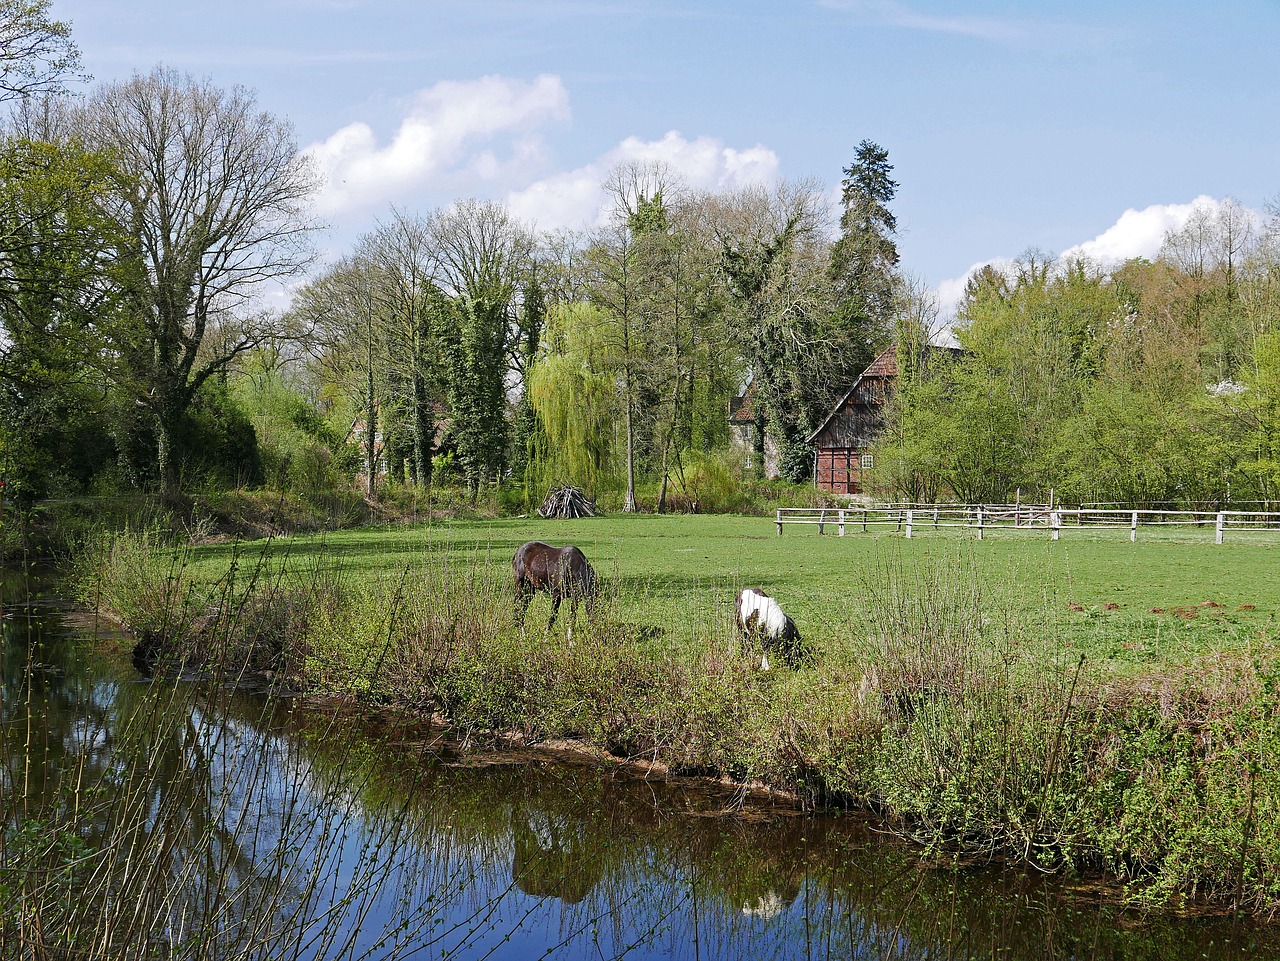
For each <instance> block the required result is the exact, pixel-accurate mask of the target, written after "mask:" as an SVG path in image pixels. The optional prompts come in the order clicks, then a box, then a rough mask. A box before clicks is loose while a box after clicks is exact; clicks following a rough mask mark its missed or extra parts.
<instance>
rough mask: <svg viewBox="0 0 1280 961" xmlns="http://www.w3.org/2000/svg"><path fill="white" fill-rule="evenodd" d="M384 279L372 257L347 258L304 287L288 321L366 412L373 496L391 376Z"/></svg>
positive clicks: (365, 432) (364, 438)
mask: <svg viewBox="0 0 1280 961" xmlns="http://www.w3.org/2000/svg"><path fill="white" fill-rule="evenodd" d="M381 286H382V282H381V280H380V278H378V277H377V276H376V272H375V271H374V269H373V268H372V266H371V265H370V264H369V262H368V261H366V260H362V259H359V258H347V259H345V260H342V261H340V262H338V263H336V264H334V265H333V266H332V267H330V268H329V269H327V270H326V271H325V272H324V273H323V274H322V275H321V276H319V277H317V278H315V279H314V280H312V281H310V282H309V283H307V284H305V285H304V286H303V287H302V288H301V289H299V290H298V291H297V292H296V293H295V294H294V298H293V305H292V307H291V308H290V311H289V316H288V318H287V319H288V321H289V322H290V323H291V324H292V325H293V326H294V327H295V329H296V331H297V333H298V339H299V341H300V342H301V343H303V344H305V345H307V348H308V350H309V351H310V353H311V354H312V356H313V357H314V358H315V361H316V362H317V363H318V364H319V365H320V366H321V368H323V370H324V371H325V373H326V375H327V376H328V378H329V380H331V381H332V382H333V383H335V384H336V385H338V386H339V387H340V389H341V390H342V391H343V392H344V393H346V394H347V395H348V398H349V400H350V401H351V405H352V407H354V408H355V410H356V411H357V412H358V413H360V414H363V415H364V425H363V436H362V437H361V438H360V440H361V446H362V447H363V452H364V462H365V474H366V476H367V478H368V484H369V496H370V497H375V496H377V492H378V461H379V457H380V453H381V451H380V447H379V443H378V437H379V429H380V424H379V420H380V415H381V409H382V405H383V393H384V390H383V388H384V381H385V376H384V374H385V366H386V365H385V356H386V349H385V348H386V337H385V333H384V331H383V329H382V323H381V319H382V318H381V313H380V309H379V302H378V289H379V288H380V287H381Z"/></svg>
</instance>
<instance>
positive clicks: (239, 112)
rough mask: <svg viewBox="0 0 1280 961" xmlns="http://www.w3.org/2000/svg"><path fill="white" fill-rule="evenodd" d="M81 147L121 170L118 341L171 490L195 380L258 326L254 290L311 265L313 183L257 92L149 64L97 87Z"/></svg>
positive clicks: (164, 484)
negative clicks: (122, 280) (122, 307)
mask: <svg viewBox="0 0 1280 961" xmlns="http://www.w3.org/2000/svg"><path fill="white" fill-rule="evenodd" d="M79 126H80V128H81V131H82V134H83V136H84V138H85V140H86V142H87V143H89V144H90V145H92V146H94V147H97V148H99V149H103V150H107V151H110V152H111V153H112V154H113V155H114V156H115V157H116V159H117V161H118V163H119V166H120V168H121V169H122V170H123V171H126V172H127V179H122V180H121V182H120V183H119V184H118V189H117V190H116V191H115V192H114V194H113V202H112V211H111V212H112V214H113V216H114V217H115V219H116V220H117V222H118V223H119V224H120V225H121V227H122V228H123V230H124V231H125V232H126V233H127V235H128V241H127V245H126V246H125V248H124V249H122V250H121V251H120V257H121V259H122V262H123V264H124V266H125V267H126V269H127V274H128V284H127V286H128V288H129V290H128V294H129V300H130V301H131V306H132V309H131V312H130V314H131V316H130V317H129V318H128V321H127V323H126V324H125V325H124V327H123V329H122V330H120V331H118V338H117V348H118V349H119V351H120V354H121V358H122V360H123V361H124V362H125V364H126V365H127V366H128V367H129V368H130V370H131V373H132V376H133V377H134V379H135V384H136V388H137V390H138V394H139V402H140V403H141V404H142V405H143V406H144V407H146V408H147V410H149V411H150V413H151V417H152V422H153V427H154V431H155V438H156V446H157V461H158V469H159V479H160V485H161V489H162V490H163V491H164V492H166V493H173V492H175V491H176V489H177V484H178V473H177V467H178V465H179V463H180V455H181V451H177V450H175V444H176V443H177V439H178V436H179V433H178V430H177V428H178V426H179V423H180V421H181V419H182V417H183V416H184V415H185V413H186V411H187V410H188V408H189V406H190V404H191V402H192V400H193V398H194V396H195V394H196V392H197V391H198V390H199V388H200V386H201V385H202V384H203V383H204V382H205V381H206V380H207V379H208V378H209V377H210V376H212V375H213V374H215V373H217V372H219V371H221V370H224V369H225V368H226V366H227V364H228V363H230V362H231V361H232V360H233V359H234V358H235V357H236V356H237V355H239V354H240V353H242V352H244V351H246V350H250V349H252V348H253V347H254V346H255V345H257V344H258V343H259V342H260V341H261V340H262V338H263V336H264V335H265V333H266V332H267V327H266V326H265V323H264V322H265V320H266V318H265V316H264V315H263V314H262V313H261V312H260V311H258V310H255V309H254V304H253V301H252V298H253V297H254V295H255V294H256V293H257V292H258V291H260V290H261V289H262V286H263V285H264V284H266V283H268V282H279V281H282V280H284V279H285V278H288V277H292V276H294V275H295V274H297V273H298V272H299V271H300V270H301V269H302V268H303V267H304V266H305V265H306V264H307V263H308V262H309V259H310V257H309V254H310V251H309V247H308V243H307V241H308V236H309V232H310V229H311V225H310V224H309V222H308V218H307V213H306V203H307V200H308V198H309V196H310V195H311V193H312V190H313V187H314V184H315V179H314V176H313V173H312V170H311V168H310V166H309V165H308V162H307V161H306V159H304V158H303V157H302V156H300V155H299V153H298V151H297V146H296V144H295V142H294V138H293V132H292V128H291V127H290V125H289V124H288V123H286V122H284V121H282V120H278V119H277V118H275V117H273V116H272V115H271V114H269V113H265V112H262V111H260V110H258V109H257V105H256V102H255V98H254V95H253V94H252V93H251V92H249V91H247V90H245V89H243V88H239V87H236V88H233V89H231V90H229V91H227V90H222V89H219V88H217V87H214V86H212V85H211V84H209V83H208V82H204V81H196V80H193V79H192V78H190V77H189V76H184V75H180V74H178V73H176V72H174V71H172V70H169V69H165V68H157V69H156V70H155V71H153V72H152V73H150V74H148V75H146V76H142V75H136V76H134V77H133V78H132V79H131V80H128V81H125V82H124V83H118V84H111V85H108V86H106V87H103V88H102V89H101V90H99V91H98V93H97V94H96V95H95V96H93V97H92V98H91V99H90V100H89V101H88V103H87V104H86V105H85V106H84V108H83V109H82V110H81V111H80V114H79Z"/></svg>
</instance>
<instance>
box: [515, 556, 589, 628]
mask: <svg viewBox="0 0 1280 961" xmlns="http://www.w3.org/2000/svg"><path fill="white" fill-rule="evenodd" d="M511 572H512V574H514V575H515V581H516V622H517V623H519V624H521V625H523V624H524V616H525V613H526V612H527V611H528V610H529V602H530V601H531V600H532V599H533V595H534V594H535V593H536V592H538V591H546V592H547V593H548V594H550V595H551V619H550V620H548V621H547V630H551V628H552V627H553V626H554V625H555V623H556V614H557V613H559V611H560V602H561V601H563V600H564V599H565V598H566V597H567V598H568V599H569V636H570V637H572V636H573V625H574V623H575V622H576V621H577V618H578V601H585V602H586V605H587V617H592V616H594V614H595V602H596V595H597V591H598V585H597V583H596V572H595V571H594V570H593V569H592V567H591V564H590V562H589V561H588V560H587V557H586V555H585V554H583V553H582V551H580V550H578V548H576V547H574V546H573V545H572V544H570V545H568V546H566V547H552V546H551V545H550V544H544V543H542V541H529V542H528V543H527V544H521V545H520V548H519V549H518V550H517V551H516V555H515V557H513V558H512V559H511Z"/></svg>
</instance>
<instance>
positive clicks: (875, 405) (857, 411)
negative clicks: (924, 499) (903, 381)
mask: <svg viewBox="0 0 1280 961" xmlns="http://www.w3.org/2000/svg"><path fill="white" fill-rule="evenodd" d="M897 377H898V348H897V345H896V344H891V345H890V346H889V347H887V348H885V349H884V350H883V351H881V352H880V355H879V356H878V357H877V358H876V359H875V360H873V361H872V362H871V366H869V367H868V368H867V369H866V370H864V371H863V372H862V374H861V375H859V377H858V379H857V380H855V381H854V382H853V386H852V387H850V388H849V390H848V392H847V393H846V394H845V395H844V396H843V397H842V398H840V403H838V404H836V406H835V408H834V409H833V410H832V411H831V413H830V414H828V415H827V418H826V420H824V421H823V422H822V423H821V424H820V425H819V426H818V429H817V430H815V431H814V432H813V433H812V434H810V435H809V437H808V438H807V440H808V442H809V443H810V444H812V445H813V447H814V449H815V459H814V470H813V482H814V485H815V486H817V487H818V488H819V489H820V490H826V491H831V492H832V493H835V494H861V493H862V492H863V488H864V476H863V473H864V471H868V470H870V469H871V468H872V466H873V461H872V456H873V455H872V454H871V445H872V444H873V443H874V442H875V439H876V438H877V437H878V436H879V434H880V432H881V431H882V430H883V429H884V413H885V405H886V404H887V403H888V401H889V397H890V396H891V395H892V393H893V385H894V382H895V381H896V380H897Z"/></svg>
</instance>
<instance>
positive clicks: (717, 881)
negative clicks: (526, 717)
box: [0, 609, 1280, 961]
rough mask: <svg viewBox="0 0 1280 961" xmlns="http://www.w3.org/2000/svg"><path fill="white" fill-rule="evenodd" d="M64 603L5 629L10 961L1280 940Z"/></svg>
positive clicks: (1, 906)
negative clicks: (523, 745)
mask: <svg viewBox="0 0 1280 961" xmlns="http://www.w3.org/2000/svg"><path fill="white" fill-rule="evenodd" d="M49 613H50V612H49V611H47V610H44V609H36V610H34V611H32V612H30V616H27V617H24V616H22V614H21V612H19V613H18V616H15V617H11V618H9V619H7V620H6V621H5V622H4V623H5V634H4V645H3V660H2V664H3V669H4V674H3V685H2V687H0V692H2V700H0V721H3V735H2V737H3V740H2V742H0V744H2V747H0V750H2V751H3V754H2V756H0V779H3V780H2V781H0V787H2V788H3V791H4V813H3V818H4V835H3V841H0V895H2V896H3V897H0V956H3V957H40V956H41V952H40V951H39V950H36V949H37V948H40V947H44V948H47V949H48V953H47V955H46V956H58V955H59V953H61V954H62V955H63V956H69V957H70V956H74V957H77V958H79V957H85V958H91V957H112V958H185V957H191V958H196V957H199V958H273V959H274V958H290V957H297V958H329V957H334V958H336V957H370V958H392V957H408V956H424V957H425V956H428V955H429V956H432V957H441V956H444V957H468V958H470V957H494V958H504V957H505V958H533V957H540V956H546V957H555V958H587V957H590V958H597V959H598V958H612V957H621V956H623V955H625V956H627V957H629V958H697V959H726V961H727V959H735V958H793V957H794V958H801V957H803V958H847V957H865V958H895V959H925V958H995V957H999V958H1007V959H1019V958H1027V959H1031V958H1035V959H1041V958H1062V959H1066V958H1080V959H1084V958H1099V959H1118V958H1126V959H1132V958H1161V959H1178V958H1190V957H1197V958H1201V957H1208V958H1222V959H1226V958H1249V957H1258V958H1263V957H1267V958H1270V957H1275V956H1277V955H1280V938H1277V937H1275V936H1274V935H1273V934H1272V933H1271V932H1270V931H1269V930H1268V929H1265V928H1256V927H1248V926H1245V925H1243V924H1233V923H1232V922H1231V921H1230V920H1229V919H1205V920H1177V919H1171V918H1167V917H1157V916H1147V917H1143V916H1140V915H1135V914H1130V913H1125V912H1123V911H1122V910H1120V909H1118V908H1114V907H1109V906H1107V905H1108V904H1109V903H1110V902H1103V901H1102V899H1100V898H1099V897H1098V892H1097V891H1096V889H1093V890H1090V889H1084V890H1081V891H1075V890H1073V889H1072V888H1071V887H1070V886H1068V885H1066V884H1064V883H1063V882H1061V881H1060V880H1058V879H1053V878H1043V877H1038V876H1028V875H1025V874H1021V873H1015V872H1002V871H1000V870H998V869H996V868H991V867H988V868H981V869H968V870H964V871H959V872H956V871H949V870H939V869H930V868H927V867H923V866H922V865H921V863H920V857H919V853H918V852H917V851H916V850H914V849H912V848H909V847H907V846H905V845H902V844H899V843H898V842H896V841H894V840H892V839H886V838H885V837H884V836H882V835H881V834H879V833H877V832H875V831H873V830H869V829H868V828H867V827H866V826H865V825H864V824H863V822H862V821H861V820H860V819H857V818H853V817H843V818H840V817H826V818H810V817H799V816H794V815H791V814H789V813H788V812H782V811H778V812H772V813H768V812H766V813H759V812H757V813H756V814H755V815H751V814H749V813H743V812H739V813H734V814H726V813H725V811H726V807H727V805H728V803H729V801H730V800H731V799H730V798H729V797H727V796H725V795H723V794H721V793H719V792H718V791H712V790H703V791H691V790H688V789H685V788H677V787H674V786H672V785H670V784H666V783H662V782H656V781H655V782H647V781H643V780H629V779H624V778H621V777H614V776H611V775H610V774H609V773H608V772H604V771H601V770H599V769H597V768H593V767H582V766H573V765H569V764H565V763H562V762H561V763H552V762H549V761H547V760H545V759H544V760H539V759H535V758H533V757H531V756H529V755H528V754H523V755H516V754H499V753H490V754H477V753H474V752H464V751H462V750H460V748H459V746H458V745H456V744H450V743H449V742H448V741H447V740H446V739H443V738H442V737H441V736H440V732H439V731H438V730H435V729H432V728H431V727H430V726H429V725H426V724H423V723H420V722H414V721H410V720H406V719H405V718H403V717H399V716H395V715H392V714H386V713H378V712H374V711H371V710H368V709H360V710H353V709H351V708H349V707H342V706H334V705H329V706H325V707H321V706H318V705H314V704H313V705H302V704H295V703H292V702H288V701H283V700H275V701H271V700H268V699H266V698H264V697H262V696H255V695H251V694H246V693H243V692H236V691H233V690H230V689H229V688H227V687H223V686H218V685H212V684H206V685H202V686H196V685H182V684H173V683H167V682H157V683H153V684H145V683H141V682H140V681H139V680H138V679H137V677H136V675H135V674H133V672H132V668H131V667H129V665H128V664H127V662H121V661H119V660H112V659H110V658H106V657H99V656H94V655H93V654H92V653H91V645H87V644H85V643H82V642H80V643H73V642H72V641H71V639H70V638H69V636H68V635H67V634H66V633H65V632H60V631H57V630H47V629H44V627H43V625H44V623H45V621H46V620H48V619H49V618H48V615H49ZM54 613H56V612H54Z"/></svg>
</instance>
